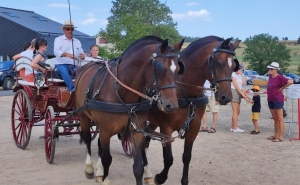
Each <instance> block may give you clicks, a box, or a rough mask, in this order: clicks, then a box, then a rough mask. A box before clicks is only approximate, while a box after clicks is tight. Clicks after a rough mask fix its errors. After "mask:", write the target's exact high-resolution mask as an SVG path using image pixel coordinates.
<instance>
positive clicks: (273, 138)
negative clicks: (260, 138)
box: [267, 136, 276, 140]
mask: <svg viewBox="0 0 300 185" xmlns="http://www.w3.org/2000/svg"><path fill="white" fill-rule="evenodd" d="M275 139H276V137H275V136H270V137H268V138H267V140H275Z"/></svg>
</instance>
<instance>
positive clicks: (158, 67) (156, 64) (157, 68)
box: [145, 45, 179, 100]
mask: <svg viewBox="0 0 300 185" xmlns="http://www.w3.org/2000/svg"><path fill="white" fill-rule="evenodd" d="M160 47H161V45H159V46H157V47H156V49H155V51H154V53H153V54H152V57H151V59H150V62H151V64H152V73H153V85H154V89H152V88H145V89H146V92H147V94H148V95H149V96H153V97H154V99H155V100H157V99H158V97H159V96H160V90H162V89H167V88H176V84H175V83H174V84H168V85H164V86H160V85H159V84H158V76H159V75H161V73H163V70H164V66H163V62H162V61H158V60H157V58H162V59H164V58H175V57H177V58H178V57H179V52H177V51H176V50H174V49H173V48H172V47H170V49H169V50H168V52H167V54H158V50H159V49H160Z"/></svg>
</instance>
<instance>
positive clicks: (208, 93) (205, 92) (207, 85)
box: [204, 80, 212, 96]
mask: <svg viewBox="0 0 300 185" xmlns="http://www.w3.org/2000/svg"><path fill="white" fill-rule="evenodd" d="M204 87H205V88H210V82H209V81H208V80H206V81H205V83H204ZM204 94H205V95H206V96H211V95H212V91H210V90H205V91H204Z"/></svg>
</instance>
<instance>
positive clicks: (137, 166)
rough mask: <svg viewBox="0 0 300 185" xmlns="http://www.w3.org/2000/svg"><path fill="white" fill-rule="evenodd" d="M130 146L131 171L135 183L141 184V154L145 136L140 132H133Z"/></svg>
mask: <svg viewBox="0 0 300 185" xmlns="http://www.w3.org/2000/svg"><path fill="white" fill-rule="evenodd" d="M132 146H133V147H132V148H133V173H134V176H135V180H136V185H143V173H144V165H143V155H144V157H145V156H146V154H145V153H144V154H142V153H143V150H144V147H145V138H144V136H143V135H142V134H140V133H135V134H134V139H133V140H132Z"/></svg>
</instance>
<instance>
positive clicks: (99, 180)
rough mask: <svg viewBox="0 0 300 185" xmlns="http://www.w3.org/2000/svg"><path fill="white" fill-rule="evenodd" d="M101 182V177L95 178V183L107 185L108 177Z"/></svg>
mask: <svg viewBox="0 0 300 185" xmlns="http://www.w3.org/2000/svg"><path fill="white" fill-rule="evenodd" d="M102 180H103V176H97V177H96V182H97V183H100V184H101V185H109V179H108V177H106V178H105V180H104V181H102Z"/></svg>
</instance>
